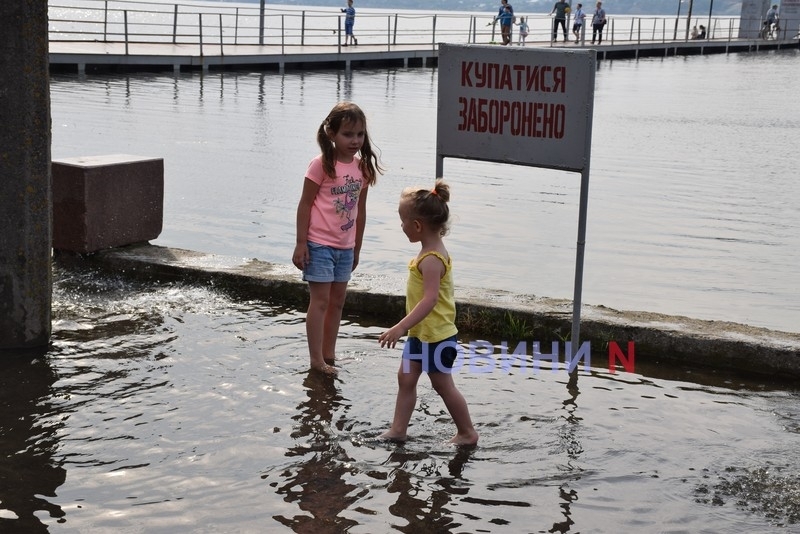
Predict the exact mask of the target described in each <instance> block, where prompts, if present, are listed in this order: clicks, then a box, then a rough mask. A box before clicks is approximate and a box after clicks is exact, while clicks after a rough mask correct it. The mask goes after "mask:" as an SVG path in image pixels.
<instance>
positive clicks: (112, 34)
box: [49, 0, 794, 50]
mask: <svg viewBox="0 0 800 534" xmlns="http://www.w3.org/2000/svg"><path fill="white" fill-rule="evenodd" d="M287 9H289V8H286V9H284V10H282V11H279V10H277V9H265V10H263V11H262V10H261V9H259V7H256V6H254V7H252V8H250V7H233V6H225V5H219V4H213V5H209V4H191V3H182V4H177V3H176V4H168V3H156V2H124V1H114V0H73V1H70V2H68V3H67V2H66V1H65V0H51V1H50V3H49V38H50V40H51V41H61V42H64V41H67V42H68V41H99V42H105V43H125V44H126V47H127V45H128V44H135V43H171V44H175V45H180V44H192V45H200V46H201V47H202V46H203V45H204V44H205V45H218V46H219V47H220V50H222V47H223V45H253V46H280V47H292V46H341V44H342V42H343V40H344V34H343V27H344V15H343V14H342V13H341V12H340V11H339V10H338V9H331V10H322V9H300V8H297V9H294V10H287ZM526 19H527V20H528V24H529V26H530V33H529V35H528V38H527V42H528V43H548V42H550V41H551V35H552V29H553V28H552V24H553V21H552V19H551V18H550V17H549V16H547V15H530V16H526ZM493 21H494V17H493V14H492V13H487V14H470V13H454V12H443V13H433V12H429V13H422V14H415V13H411V12H405V13H404V12H396V13H379V12H375V11H374V10H373V11H369V12H367V11H366V10H359V12H358V15H357V17H356V25H355V34H356V36H357V38H358V39H359V44H360V45H362V46H363V45H371V46H374V45H379V46H385V47H390V48H391V47H393V46H404V45H414V46H419V45H430V46H432V47H435V46H436V43H438V42H453V43H495V42H498V41H499V40H500V29H499V26H498V25H497V24H495V23H494V22H493ZM586 22H587V24H585V25H584V28H585V32H586V36H585V38H586V39H587V40H588V39H590V38H591V24H589V20H588V17H587V21H586ZM741 23H742V21H741V20H740V19H739V18H738V17H736V18H734V17H716V18H714V17H707V18H693V19H691V20H690V19H686V18H685V17H684V18H680V17H678V18H676V17H635V16H619V17H610V22H609V24H608V25H607V26H606V28H605V30H604V32H603V34H604V35H603V42H604V43H607V44H614V43H647V42H650V43H653V42H660V43H666V42H684V41H689V40H690V39H691V37H690V34H689V28H690V27H691V26H698V25H700V24H703V25H705V26H707V28H706V32H707V34H706V39H708V40H733V39H737V38H738V37H739V35H740V30H741V28H740V24H741ZM754 25H755V27H757V28H760V21H754ZM684 28H685V30H684ZM568 29H570V25H568ZM513 32H514V34H515V35H514V38H513V41H512V43H513V44H516V37H517V36H516V32H517V28H516V27H515V28H514V29H513ZM781 32H782V33H780V34H779V35H778V36H777V37H776V38H777V39H791V38H793V37H794V36H793V35H792V36H790V35H788V33H787V30H786V29H782V30H781ZM569 36H570V40H572V34H571V33H570V34H569Z"/></svg>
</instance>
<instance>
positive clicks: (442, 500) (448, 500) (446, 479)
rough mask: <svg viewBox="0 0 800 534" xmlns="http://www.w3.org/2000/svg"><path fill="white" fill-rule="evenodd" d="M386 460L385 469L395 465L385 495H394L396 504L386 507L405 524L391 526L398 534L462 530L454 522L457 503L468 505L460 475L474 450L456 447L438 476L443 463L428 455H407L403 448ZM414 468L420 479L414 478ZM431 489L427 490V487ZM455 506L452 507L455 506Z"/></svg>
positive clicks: (461, 524) (465, 488)
mask: <svg viewBox="0 0 800 534" xmlns="http://www.w3.org/2000/svg"><path fill="white" fill-rule="evenodd" d="M397 447H398V449H397V450H396V451H394V452H392V453H391V454H390V455H389V458H388V459H387V464H388V465H396V467H395V468H394V469H392V471H391V472H390V474H389V477H390V479H391V482H390V483H389V485H388V486H387V488H386V491H387V492H388V493H391V494H397V500H396V501H395V503H394V504H392V505H390V506H389V512H390V513H391V514H392V515H393V516H395V517H399V518H401V519H404V520H405V521H406V524H404V525H393V527H394V529H395V530H398V531H400V532H408V533H418V532H441V533H447V532H453V531H454V529H459V528H461V527H463V526H464V524H463V523H460V522H458V521H457V520H456V518H455V517H456V515H457V511H458V509H457V503H455V502H453V501H454V498H453V497H457V498H458V499H459V500H465V501H468V499H469V497H467V494H468V493H469V481H467V480H464V478H463V471H464V466H465V465H466V464H467V462H468V461H469V459H470V458H471V456H472V454H473V453H474V451H475V449H474V448H472V447H456V448H454V450H455V452H454V454H453V457H452V458H451V459H450V460H448V461H447V463H446V467H447V474H443V473H441V470H442V468H443V467H445V464H444V463H441V464H440V463H439V462H438V461H437V459H436V457H431V456H429V455H428V454H427V453H420V452H411V451H406V450H405V449H404V447H403V446H402V445H397ZM416 466H419V471H420V474H421V475H422V476H417V475H416V473H415V471H416V468H415V467H416ZM428 486H430V487H428ZM454 505H455V506H454Z"/></svg>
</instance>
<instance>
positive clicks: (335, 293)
mask: <svg viewBox="0 0 800 534" xmlns="http://www.w3.org/2000/svg"><path fill="white" fill-rule="evenodd" d="M330 286H331V287H330V291H329V293H328V309H327V311H326V313H325V326H324V330H323V333H322V357H323V358H324V360H325V363H328V364H331V365H333V362H334V360H336V339H337V338H338V337H339V325H341V323H342V309H344V299H345V297H346V296H347V282H333V283H332V284H331V285H330Z"/></svg>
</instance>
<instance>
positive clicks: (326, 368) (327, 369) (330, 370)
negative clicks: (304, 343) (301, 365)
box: [311, 363, 339, 376]
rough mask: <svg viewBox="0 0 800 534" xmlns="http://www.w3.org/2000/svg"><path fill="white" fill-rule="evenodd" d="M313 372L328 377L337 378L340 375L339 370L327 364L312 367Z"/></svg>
mask: <svg viewBox="0 0 800 534" xmlns="http://www.w3.org/2000/svg"><path fill="white" fill-rule="evenodd" d="M311 370H312V371H317V372H320V373H322V374H325V375H328V376H336V375H337V374H339V370H338V369H337V368H336V367H334V366H332V365H328V364H327V363H323V364H322V365H312V366H311Z"/></svg>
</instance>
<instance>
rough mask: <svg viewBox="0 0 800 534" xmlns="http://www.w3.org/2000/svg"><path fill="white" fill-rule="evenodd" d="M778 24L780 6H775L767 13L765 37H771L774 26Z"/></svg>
mask: <svg viewBox="0 0 800 534" xmlns="http://www.w3.org/2000/svg"><path fill="white" fill-rule="evenodd" d="M773 24H775V25H776V27H777V24H778V4H775V5H773V6H772V7H771V8H769V10H768V11H767V14H766V16H765V19H764V36H765V37H769V36H770V35H771V34H772V25H773Z"/></svg>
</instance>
